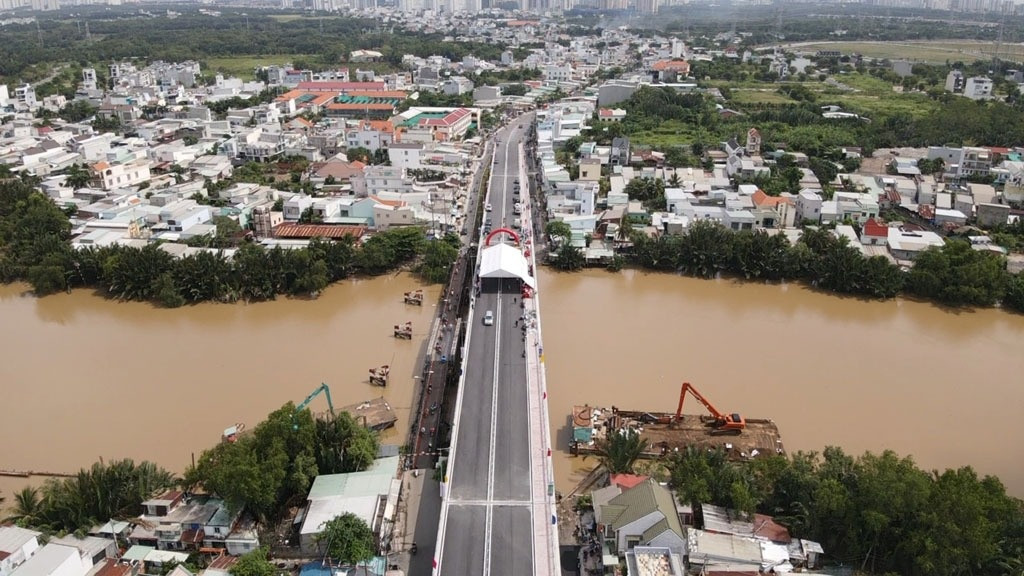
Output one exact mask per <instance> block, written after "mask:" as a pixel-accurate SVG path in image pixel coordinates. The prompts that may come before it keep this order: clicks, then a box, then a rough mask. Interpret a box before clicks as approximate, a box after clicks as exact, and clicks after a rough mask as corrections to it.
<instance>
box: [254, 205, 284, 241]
mask: <svg viewBox="0 0 1024 576" xmlns="http://www.w3.org/2000/svg"><path fill="white" fill-rule="evenodd" d="M282 222H284V212H277V211H275V210H273V207H272V205H269V204H263V205H260V206H256V207H255V208H253V210H252V226H253V233H254V234H256V237H257V238H270V237H271V236H273V235H274V228H276V227H277V226H278V225H279V224H281V223H282Z"/></svg>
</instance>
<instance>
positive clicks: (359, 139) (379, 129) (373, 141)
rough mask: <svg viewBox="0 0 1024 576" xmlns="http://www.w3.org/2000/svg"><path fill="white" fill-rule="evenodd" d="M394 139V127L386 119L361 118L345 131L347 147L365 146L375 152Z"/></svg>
mask: <svg viewBox="0 0 1024 576" xmlns="http://www.w3.org/2000/svg"><path fill="white" fill-rule="evenodd" d="M394 139H395V127H394V126H393V125H392V124H391V122H390V121H388V120H361V121H360V122H359V123H358V124H356V126H355V127H353V128H350V129H349V130H348V131H347V132H346V133H345V142H346V143H347V144H348V147H349V148H357V147H358V148H366V149H367V150H369V151H370V152H376V151H377V150H379V149H381V148H387V147H388V145H389V144H391V142H393V141H394Z"/></svg>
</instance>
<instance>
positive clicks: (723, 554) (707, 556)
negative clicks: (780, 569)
mask: <svg viewBox="0 0 1024 576" xmlns="http://www.w3.org/2000/svg"><path fill="white" fill-rule="evenodd" d="M687 540H688V546H687V549H688V550H689V556H690V561H691V562H695V563H698V564H709V563H716V564H717V563H721V562H727V563H732V564H757V565H760V564H761V545H760V544H759V543H758V541H757V540H754V539H753V538H743V537H740V536H733V535H731V534H713V533H711V532H705V531H703V530H693V529H691V530H690V531H689V533H688V534H687Z"/></svg>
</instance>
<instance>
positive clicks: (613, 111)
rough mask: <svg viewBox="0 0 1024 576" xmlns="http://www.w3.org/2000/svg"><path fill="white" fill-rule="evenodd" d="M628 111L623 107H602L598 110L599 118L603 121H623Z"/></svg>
mask: <svg viewBox="0 0 1024 576" xmlns="http://www.w3.org/2000/svg"><path fill="white" fill-rule="evenodd" d="M625 118H626V111H625V110H623V109H622V108H601V109H600V110H598V111H597V119H598V120H600V121H602V122H622V121H623V120H624V119H625Z"/></svg>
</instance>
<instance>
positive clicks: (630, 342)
mask: <svg viewBox="0 0 1024 576" xmlns="http://www.w3.org/2000/svg"><path fill="white" fill-rule="evenodd" d="M540 296H541V312H542V322H543V326H542V328H543V335H544V353H545V361H546V364H547V381H548V389H549V400H550V410H551V420H552V423H551V424H552V434H553V435H555V436H556V440H557V442H558V445H559V446H560V447H562V448H563V450H560V451H559V452H558V453H557V456H556V459H555V473H556V479H557V485H558V489H559V490H561V491H563V492H565V491H568V490H571V489H572V487H573V485H574V484H575V482H576V481H578V480H579V479H580V478H581V477H582V476H583V473H584V472H585V471H586V470H588V469H589V468H590V467H591V466H592V465H593V464H594V459H593V458H589V459H586V460H584V459H583V458H573V457H571V456H569V455H568V453H567V452H566V451H565V450H564V447H565V446H566V443H567V441H568V438H569V428H568V422H569V413H570V410H571V409H572V406H573V405H575V404H587V403H589V404H590V405H592V406H593V405H596V406H606V407H607V406H611V405H613V404H614V405H616V406H619V407H622V408H629V409H634V410H658V411H664V412H674V411H675V409H676V404H677V402H678V398H679V386H680V383H681V382H682V381H684V380H685V381H689V382H691V383H692V384H693V385H694V386H696V387H697V388H698V389H699V390H700V391H701V393H702V394H704V396H705V397H707V398H708V400H710V401H711V402H712V403H713V404H715V405H716V407H717V408H718V409H719V410H722V411H729V412H740V413H741V414H743V415H744V416H746V417H753V418H771V419H773V420H775V422H776V423H777V424H778V425H779V429H780V431H781V432H782V439H783V442H784V444H785V447H786V449H787V450H788V451H790V452H793V451H797V450H817V451H820V450H821V449H822V448H824V447H825V446H827V445H836V446H841V447H843V448H844V449H845V450H846V451H847V452H850V453H857V454H859V453H862V452H863V451H865V450H871V451H876V452H877V451H881V450H884V449H892V450H895V451H896V452H898V453H900V454H910V455H913V457H914V458H915V460H916V461H917V463H918V464H919V465H920V466H922V467H925V468H928V469H931V468H940V469H941V468H947V467H957V466H961V465H965V464H970V465H972V466H973V467H974V468H975V469H976V470H977V471H978V472H979V473H982V474H996V475H998V476H999V477H1000V478H1001V479H1002V481H1003V482H1004V483H1005V484H1006V485H1007V487H1008V489H1009V491H1010V492H1011V493H1013V494H1015V495H1017V496H1024V466H1021V462H1022V461H1024V442H1022V441H1021V438H1024V354H1022V353H1021V345H1022V343H1024V317H1022V316H1018V315H1014V314H1009V313H1006V312H1002V311H999V310H980V311H975V312H965V311H960V312H952V311H947V310H944V309H940V308H938V307H936V306H934V305H931V304H926V303H919V302H909V301H905V300H894V301H888V302H873V301H862V300H857V299H852V298H840V297H837V296H833V295H829V294H821V293H817V292H814V291H812V290H809V289H807V288H804V287H801V286H796V285H788V286H780V285H765V284H755V283H739V282H735V281H732V280H717V281H709V280H699V279H693V278H684V277H680V276H674V275H668V274H647V273H643V272H637V271H625V272H622V273H619V274H611V273H608V272H605V271H588V272H584V273H577V274H559V273H555V272H551V271H549V270H542V272H541V276H540ZM687 406H688V407H687V408H686V412H687V413H700V412H699V411H698V410H703V408H701V407H700V405H699V404H697V403H696V402H693V400H692V399H689V400H688V402H687Z"/></svg>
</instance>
